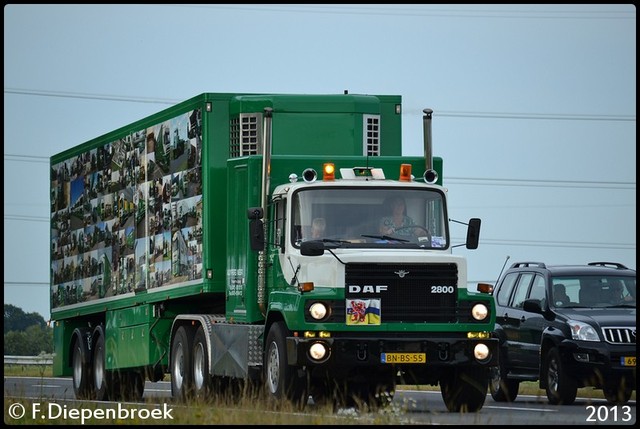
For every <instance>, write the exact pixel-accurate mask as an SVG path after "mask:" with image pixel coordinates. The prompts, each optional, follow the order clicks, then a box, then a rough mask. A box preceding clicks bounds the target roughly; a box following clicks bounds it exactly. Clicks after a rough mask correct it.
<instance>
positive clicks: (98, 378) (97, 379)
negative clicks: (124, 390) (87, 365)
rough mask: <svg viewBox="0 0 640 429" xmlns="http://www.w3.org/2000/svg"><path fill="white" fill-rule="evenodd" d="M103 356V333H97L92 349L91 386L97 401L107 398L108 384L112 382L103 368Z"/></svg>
mask: <svg viewBox="0 0 640 429" xmlns="http://www.w3.org/2000/svg"><path fill="white" fill-rule="evenodd" d="M104 357H105V350H104V335H100V334H98V335H97V338H96V342H95V345H94V349H93V387H94V391H95V396H96V400H98V401H107V400H109V394H108V392H109V389H108V388H109V386H108V385H109V384H110V383H112V381H111V380H110V379H109V378H108V377H109V376H108V374H107V371H106V370H105V365H104Z"/></svg>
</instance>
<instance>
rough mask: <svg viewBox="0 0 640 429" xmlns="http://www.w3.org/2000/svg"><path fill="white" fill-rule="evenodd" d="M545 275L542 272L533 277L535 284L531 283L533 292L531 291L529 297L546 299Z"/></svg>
mask: <svg viewBox="0 0 640 429" xmlns="http://www.w3.org/2000/svg"><path fill="white" fill-rule="evenodd" d="M544 297H545V294H544V277H542V276H541V275H540V274H536V277H535V278H534V279H533V285H531V292H529V298H530V299H531V298H533V299H540V300H542V299H544Z"/></svg>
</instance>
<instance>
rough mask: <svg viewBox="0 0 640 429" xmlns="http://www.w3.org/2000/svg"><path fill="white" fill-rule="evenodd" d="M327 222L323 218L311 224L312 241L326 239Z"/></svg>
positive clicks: (318, 218)
mask: <svg viewBox="0 0 640 429" xmlns="http://www.w3.org/2000/svg"><path fill="white" fill-rule="evenodd" d="M326 228H327V222H326V221H325V220H324V218H322V217H317V218H315V219H314V220H313V222H311V239H312V240H317V239H319V238H322V237H324V232H325V229H326Z"/></svg>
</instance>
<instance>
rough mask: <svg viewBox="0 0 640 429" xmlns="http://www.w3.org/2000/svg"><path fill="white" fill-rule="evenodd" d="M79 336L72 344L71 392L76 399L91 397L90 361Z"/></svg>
mask: <svg viewBox="0 0 640 429" xmlns="http://www.w3.org/2000/svg"><path fill="white" fill-rule="evenodd" d="M81 341H82V340H81V339H80V338H76V341H75V342H74V344H73V356H72V365H73V392H74V393H75V395H76V398H77V399H92V398H91V395H92V390H93V389H92V386H91V362H90V361H89V358H88V356H87V355H86V353H85V349H84V348H83V347H82V343H81Z"/></svg>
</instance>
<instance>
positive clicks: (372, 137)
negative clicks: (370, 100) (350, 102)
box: [363, 115, 380, 156]
mask: <svg viewBox="0 0 640 429" xmlns="http://www.w3.org/2000/svg"><path fill="white" fill-rule="evenodd" d="M363 121H364V123H363V127H364V144H363V146H364V148H363V149H364V154H363V155H365V156H380V116H379V115H363Z"/></svg>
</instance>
